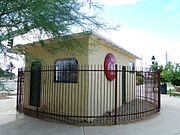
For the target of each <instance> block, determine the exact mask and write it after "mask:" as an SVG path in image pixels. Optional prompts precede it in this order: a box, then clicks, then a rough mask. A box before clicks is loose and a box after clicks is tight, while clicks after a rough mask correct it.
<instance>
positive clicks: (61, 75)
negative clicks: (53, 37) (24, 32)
mask: <svg viewBox="0 0 180 135" xmlns="http://www.w3.org/2000/svg"><path fill="white" fill-rule="evenodd" d="M77 80H78V61H77V60H76V59H75V58H64V59H59V60H57V61H56V62H55V82H63V83H77Z"/></svg>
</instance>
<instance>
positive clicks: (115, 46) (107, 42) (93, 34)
mask: <svg viewBox="0 0 180 135" xmlns="http://www.w3.org/2000/svg"><path fill="white" fill-rule="evenodd" d="M85 36H90V37H91V38H95V39H97V40H99V41H101V42H104V45H106V46H108V47H110V48H112V49H115V50H117V51H119V52H121V53H122V54H124V55H126V56H130V57H133V58H135V59H141V58H140V57H138V56H137V55H135V54H133V53H131V52H130V51H128V50H126V49H124V48H123V47H121V46H120V45H118V44H116V43H113V42H112V41H111V40H109V39H107V38H105V37H103V36H102V35H100V34H98V33H96V32H94V31H87V32H81V33H74V34H70V35H64V36H62V39H61V40H63V38H68V39H71V38H75V39H76V38H80V37H85ZM52 41H53V38H50V39H47V40H44V41H43V42H44V43H51V42H52ZM35 44H37V45H40V43H39V42H34V43H28V44H25V45H17V46H15V48H16V47H17V48H21V49H25V48H27V47H31V46H34V45H35ZM15 48H14V49H15ZM14 51H15V50H14Z"/></svg>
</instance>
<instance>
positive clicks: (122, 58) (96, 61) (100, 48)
mask: <svg viewBox="0 0 180 135" xmlns="http://www.w3.org/2000/svg"><path fill="white" fill-rule="evenodd" d="M90 44H93V46H91V45H90V46H89V47H90V49H89V50H94V51H91V53H90V55H89V57H88V64H89V65H104V59H105V57H106V55H107V54H108V53H112V54H113V55H114V56H115V58H116V62H117V64H118V65H119V67H118V69H120V70H121V68H122V66H128V65H129V62H130V61H131V62H134V63H135V58H133V57H130V56H127V55H124V54H122V53H121V52H118V50H115V49H113V48H111V47H108V46H106V45H105V44H106V43H105V42H104V41H102V40H98V39H96V38H90ZM101 74H102V76H103V77H102V78H103V81H98V80H96V81H95V82H99V83H101V84H99V86H97V87H94V86H90V87H89V95H91V96H93V97H98V98H97V99H96V100H94V101H93V100H91V98H89V99H88V102H89V107H88V114H89V115H91V114H92V112H93V115H103V114H105V113H106V112H107V111H112V110H113V109H114V105H115V99H114V95H115V91H114V90H115V82H114V81H108V80H107V79H106V77H105V74H104V73H101ZM93 78H95V76H94V75H92V79H93ZM92 79H90V82H89V83H91V81H92ZM130 79H134V80H135V74H132V73H127V74H126V87H127V89H128V91H127V92H126V95H127V97H128V98H126V101H127V102H129V101H131V100H133V99H134V98H135V97H134V95H135V93H134V92H135V83H134V82H132V81H131V80H130ZM120 80H122V73H121V72H118V80H117V82H118V93H117V95H118V96H117V97H118V98H117V106H121V105H122V98H121V96H122V81H120ZM91 91H95V92H93V94H92V93H91ZM98 91H99V92H98ZM98 93H101V94H98ZM102 95H104V96H102ZM119 95H121V96H119ZM91 96H89V97H91ZM98 99H99V100H98ZM104 102H105V104H106V106H105V108H102V106H104ZM90 104H93V105H94V106H90Z"/></svg>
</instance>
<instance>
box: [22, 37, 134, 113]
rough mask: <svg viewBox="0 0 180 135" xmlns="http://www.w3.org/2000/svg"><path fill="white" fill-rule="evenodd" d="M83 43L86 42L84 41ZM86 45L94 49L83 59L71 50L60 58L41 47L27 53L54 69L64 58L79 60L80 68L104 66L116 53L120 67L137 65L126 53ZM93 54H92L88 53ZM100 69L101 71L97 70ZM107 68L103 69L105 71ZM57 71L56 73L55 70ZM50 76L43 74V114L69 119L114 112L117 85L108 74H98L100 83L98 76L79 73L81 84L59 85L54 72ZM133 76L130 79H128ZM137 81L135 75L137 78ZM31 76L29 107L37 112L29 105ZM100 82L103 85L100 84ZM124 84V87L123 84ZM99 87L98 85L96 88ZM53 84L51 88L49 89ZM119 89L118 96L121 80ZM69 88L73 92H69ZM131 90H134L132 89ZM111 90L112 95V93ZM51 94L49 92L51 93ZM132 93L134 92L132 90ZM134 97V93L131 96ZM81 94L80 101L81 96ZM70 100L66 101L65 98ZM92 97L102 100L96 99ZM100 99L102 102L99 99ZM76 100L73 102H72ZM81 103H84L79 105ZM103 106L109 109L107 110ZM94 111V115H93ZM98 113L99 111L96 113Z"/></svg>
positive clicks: (96, 44)
mask: <svg viewBox="0 0 180 135" xmlns="http://www.w3.org/2000/svg"><path fill="white" fill-rule="evenodd" d="M81 40H82V39H81ZM83 40H85V42H87V44H88V41H89V44H93V45H90V46H89V48H87V50H86V51H87V53H86V55H79V53H78V52H74V53H69V51H68V50H63V51H58V53H56V54H51V53H49V52H48V51H47V50H46V49H44V48H42V47H41V46H36V47H34V48H33V47H28V49H27V51H29V52H31V54H32V55H34V56H36V58H37V59H39V60H42V64H43V65H54V62H55V61H56V60H58V59H61V58H76V59H77V60H78V64H79V65H82V64H83V65H90V67H91V65H102V66H103V65H104V59H105V56H106V55H107V54H108V53H112V54H114V55H115V57H116V61H117V64H118V65H125V66H128V63H129V61H131V62H135V58H131V57H129V56H126V55H123V54H122V53H120V52H118V51H117V50H114V49H112V48H110V47H106V46H105V45H103V44H104V43H103V42H101V41H98V40H96V39H94V40H92V39H90V40H89V39H88V38H86V39H83ZM88 51H89V53H88ZM31 63H32V61H29V62H26V65H28V66H29V65H31ZM96 68H97V67H96ZM102 68H103V67H102ZM52 70H53V69H52ZM49 74H51V76H49V75H47V73H45V72H42V73H41V78H42V79H41V105H40V108H39V110H41V111H46V112H55V113H56V112H58V111H60V112H61V111H62V112H61V113H63V114H68V115H71V114H72V115H103V114H104V113H105V112H106V111H111V110H113V109H114V96H113V95H114V93H115V91H114V87H115V85H114V82H110V81H107V79H106V77H105V76H104V72H100V73H98V75H99V76H101V77H100V79H98V78H97V77H96V75H97V74H96V75H95V73H92V72H91V73H87V72H86V73H85V72H79V73H78V77H79V80H78V83H73V84H70V85H69V83H66V84H65V83H61V84H60V83H55V82H54V71H50V72H49ZM128 76H129V75H128ZM133 76H134V77H135V74H134V75H133ZM30 77H31V74H30V72H27V73H25V87H26V88H25V107H26V108H31V109H36V108H35V107H33V106H30V105H29V101H30V80H31V78H30ZM118 77H119V78H120V79H121V78H122V75H121V74H119V75H118ZM126 81H127V82H128V85H129V86H130V87H131V86H132V85H134V84H131V82H130V81H128V80H126ZM98 82H102V83H100V84H97V83H98ZM119 82H120V84H119ZM93 83H95V85H94V84H93ZM47 84H49V85H47ZM118 86H120V87H119V88H118V89H119V92H120V93H119V92H118V93H117V94H118V95H119V94H121V93H122V89H121V86H122V84H121V81H119V80H118ZM68 88H69V89H68ZM131 88H134V86H132V87H131ZM110 90H111V91H110ZM47 91H48V92H47ZM129 91H131V89H130V88H129ZM128 93H130V92H128ZM78 94H81V95H79V97H78V96H77V95H78ZM45 95H48V96H50V97H54V98H53V99H52V100H51V101H50V102H49V101H48V100H47V97H45ZM64 96H66V98H64ZM92 97H98V98H96V99H92ZM99 97H100V98H99ZM70 98H71V99H72V101H70V100H69V99H70ZM132 99H133V96H131V94H130V96H129V98H128V99H127V101H131V100H132ZM77 100H78V101H80V104H79V105H78V103H77ZM117 100H118V106H120V105H121V104H122V99H121V98H118V99H117ZM103 105H105V107H104V108H103ZM72 108H75V110H72ZM90 110H91V111H92V112H93V113H92V112H90ZM95 110H96V111H95Z"/></svg>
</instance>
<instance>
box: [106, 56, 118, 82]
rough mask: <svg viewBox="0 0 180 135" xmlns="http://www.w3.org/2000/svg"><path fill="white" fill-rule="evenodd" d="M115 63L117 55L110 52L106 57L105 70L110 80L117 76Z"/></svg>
mask: <svg viewBox="0 0 180 135" xmlns="http://www.w3.org/2000/svg"><path fill="white" fill-rule="evenodd" d="M115 64H116V59H115V56H114V55H113V54H112V53H108V54H107V55H106V57H105V59H104V72H105V75H106V78H107V80H109V81H112V80H114V78H115V71H114V70H115Z"/></svg>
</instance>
